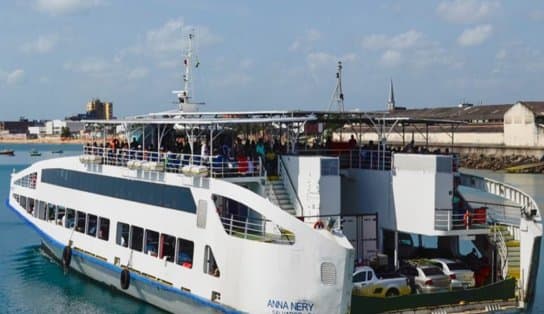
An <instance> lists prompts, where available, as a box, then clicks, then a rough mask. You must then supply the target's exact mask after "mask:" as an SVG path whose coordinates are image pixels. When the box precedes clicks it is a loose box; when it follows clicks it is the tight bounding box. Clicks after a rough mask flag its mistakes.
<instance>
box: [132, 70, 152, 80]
mask: <svg viewBox="0 0 544 314" xmlns="http://www.w3.org/2000/svg"><path fill="white" fill-rule="evenodd" d="M148 74H149V71H148V70H147V69H146V68H141V67H140V68H135V69H132V70H130V71H129V72H128V75H127V78H128V79H129V80H140V79H143V78H145V77H147V75H148Z"/></svg>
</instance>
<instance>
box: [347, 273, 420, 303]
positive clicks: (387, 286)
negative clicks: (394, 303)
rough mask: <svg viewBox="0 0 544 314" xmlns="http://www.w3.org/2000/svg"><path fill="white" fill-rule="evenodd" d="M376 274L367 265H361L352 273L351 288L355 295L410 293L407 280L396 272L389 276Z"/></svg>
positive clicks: (391, 295)
mask: <svg viewBox="0 0 544 314" xmlns="http://www.w3.org/2000/svg"><path fill="white" fill-rule="evenodd" d="M385 277H386V276H380V277H379V276H377V275H376V273H375V272H374V270H373V269H372V268H371V267H368V266H361V267H357V268H356V269H355V272H354V273H353V290H354V293H355V294H357V295H362V296H369V297H382V298H383V297H393V296H399V295H407V294H410V292H411V289H410V286H409V284H408V280H407V279H406V278H405V277H402V276H399V275H397V274H392V275H391V277H389V276H387V277H389V278H385Z"/></svg>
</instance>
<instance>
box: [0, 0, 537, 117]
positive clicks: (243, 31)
mask: <svg viewBox="0 0 544 314" xmlns="http://www.w3.org/2000/svg"><path fill="white" fill-rule="evenodd" d="M192 29H194V31H195V37H196V42H195V44H196V52H197V54H198V59H199V61H200V66H199V68H198V69H196V70H195V76H194V94H193V96H194V100H196V101H202V102H205V103H206V104H205V105H204V107H203V108H201V109H200V110H201V111H216V110H227V111H233V110H275V109H293V110H294V109H303V110H325V109H327V108H328V107H329V105H330V102H331V96H332V93H333V91H334V88H335V84H336V82H335V80H336V79H335V71H336V63H337V61H342V62H343V64H344V70H343V89H344V94H345V107H346V109H348V110H361V111H372V110H383V109H384V108H385V103H386V102H387V97H388V89H389V80H390V79H392V80H393V82H394V85H395V96H396V100H397V105H400V106H406V107H408V108H424V107H437V106H454V105H456V104H459V103H460V102H468V103H474V104H480V103H483V104H500V103H513V102H515V101H517V100H544V88H543V79H542V78H543V77H544V75H543V74H544V41H543V40H542V38H543V37H542V36H543V35H542V33H543V31H544V2H541V1H492V0H482V1H480V0H442V1H395V0H389V1H388V0H382V1H330V0H328V1H321V0H308V1H303V0H299V1H292V0H291V1H284V0H278V1H239V0H231V1H207V0H199V1H181V0H153V1H143V0H130V1H120V0H13V1H1V2H0V120H10V119H18V117H20V116H25V117H28V118H30V119H54V118H63V117H65V116H68V115H72V114H76V113H80V112H84V110H85V104H86V103H87V102H88V101H89V100H91V99H92V98H100V99H101V100H104V101H111V102H113V104H114V114H115V115H116V116H119V117H123V116H127V115H133V114H141V113H146V112H157V111H161V110H169V109H173V108H175V107H176V105H175V103H174V102H175V97H174V95H173V94H172V93H171V91H172V90H179V89H181V86H182V63H183V51H184V47H185V46H186V43H187V35H188V33H189V32H190V30H192Z"/></svg>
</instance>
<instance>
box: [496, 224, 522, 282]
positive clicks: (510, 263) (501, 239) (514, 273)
mask: <svg viewBox="0 0 544 314" xmlns="http://www.w3.org/2000/svg"><path fill="white" fill-rule="evenodd" d="M489 238H490V239H492V240H493V239H495V240H494V242H495V246H496V247H497V250H498V251H501V250H502V251H503V252H504V253H503V254H500V253H499V254H498V255H499V259H505V260H504V261H503V260H501V265H504V267H506V268H505V269H504V271H503V272H502V273H503V276H505V277H506V278H516V279H518V280H519V279H520V242H519V240H516V239H515V238H514V235H513V234H512V232H511V231H510V228H508V226H506V225H493V226H491V227H490V229H489ZM501 255H504V256H501Z"/></svg>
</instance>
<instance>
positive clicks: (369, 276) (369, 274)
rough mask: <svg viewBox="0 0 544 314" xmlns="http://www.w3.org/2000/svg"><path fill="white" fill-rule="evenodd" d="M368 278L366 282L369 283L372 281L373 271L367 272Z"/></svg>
mask: <svg viewBox="0 0 544 314" xmlns="http://www.w3.org/2000/svg"><path fill="white" fill-rule="evenodd" d="M366 277H367V278H366V280H368V281H370V280H372V272H371V271H367V272H366Z"/></svg>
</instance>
